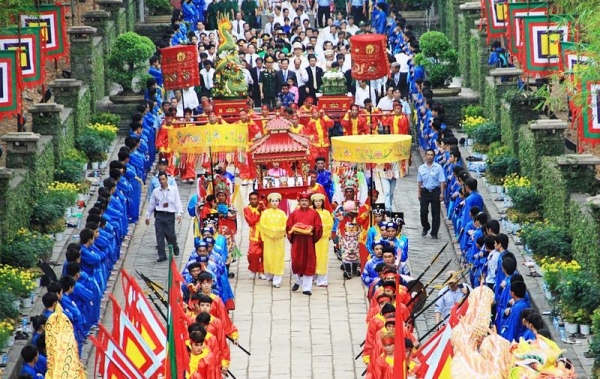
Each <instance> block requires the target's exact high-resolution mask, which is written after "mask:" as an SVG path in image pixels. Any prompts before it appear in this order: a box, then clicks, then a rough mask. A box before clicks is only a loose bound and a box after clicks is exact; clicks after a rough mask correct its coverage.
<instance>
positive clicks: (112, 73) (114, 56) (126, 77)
mask: <svg viewBox="0 0 600 379" xmlns="http://www.w3.org/2000/svg"><path fill="white" fill-rule="evenodd" d="M155 50H156V48H155V46H154V43H153V42H152V41H151V40H150V38H148V37H144V36H141V35H139V34H137V33H134V32H127V33H124V34H121V35H119V36H118V37H117V39H116V40H115V43H114V45H113V47H112V50H111V52H110V55H109V56H108V59H107V65H108V67H107V68H108V76H109V78H110V79H111V80H113V81H115V82H116V83H119V84H121V85H122V86H123V92H125V93H132V92H133V88H132V85H133V79H134V78H135V77H138V76H141V75H143V74H144V72H145V71H146V70H147V69H148V60H149V59H150V57H151V56H152V54H154V52H155Z"/></svg>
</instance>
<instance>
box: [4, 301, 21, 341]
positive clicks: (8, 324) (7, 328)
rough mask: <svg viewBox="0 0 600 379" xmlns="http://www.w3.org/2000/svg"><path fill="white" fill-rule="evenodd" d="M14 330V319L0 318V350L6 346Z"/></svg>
mask: <svg viewBox="0 0 600 379" xmlns="http://www.w3.org/2000/svg"><path fill="white" fill-rule="evenodd" d="M9 304H10V303H9ZM17 313H18V312H17ZM14 331H15V321H14V319H2V320H0V350H4V348H6V347H7V345H8V340H9V338H10V337H11V336H12V334H13V332H14Z"/></svg>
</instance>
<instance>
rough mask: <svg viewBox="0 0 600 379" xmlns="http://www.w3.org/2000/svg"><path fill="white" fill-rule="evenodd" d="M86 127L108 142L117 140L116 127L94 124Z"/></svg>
mask: <svg viewBox="0 0 600 379" xmlns="http://www.w3.org/2000/svg"><path fill="white" fill-rule="evenodd" d="M87 127H88V128H89V129H91V130H92V131H94V132H95V133H96V134H97V135H98V136H99V137H100V138H102V139H104V140H106V141H108V142H111V141H112V140H114V139H115V138H117V127H116V126H114V125H110V124H100V123H96V124H90V125H88V126H87Z"/></svg>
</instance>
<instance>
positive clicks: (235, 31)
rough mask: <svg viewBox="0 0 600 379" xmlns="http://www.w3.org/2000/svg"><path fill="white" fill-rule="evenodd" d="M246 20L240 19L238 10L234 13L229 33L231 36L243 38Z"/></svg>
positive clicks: (240, 15)
mask: <svg viewBox="0 0 600 379" xmlns="http://www.w3.org/2000/svg"><path fill="white" fill-rule="evenodd" d="M245 24H246V21H244V20H242V14H241V13H240V12H238V13H236V14H235V20H233V21H232V23H231V27H232V29H231V34H232V35H233V37H234V38H235V39H236V40H238V39H244V25H245Z"/></svg>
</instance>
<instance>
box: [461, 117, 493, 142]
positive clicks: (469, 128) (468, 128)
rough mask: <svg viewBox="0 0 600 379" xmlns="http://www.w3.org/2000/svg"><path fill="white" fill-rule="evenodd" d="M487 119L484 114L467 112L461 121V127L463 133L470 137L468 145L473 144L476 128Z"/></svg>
mask: <svg viewBox="0 0 600 379" xmlns="http://www.w3.org/2000/svg"><path fill="white" fill-rule="evenodd" d="M486 121H487V120H486V119H485V118H484V117H483V116H477V115H466V114H465V117H464V118H463V119H462V121H461V123H460V127H461V130H462V131H463V133H465V134H466V135H467V136H468V137H469V138H468V139H467V145H473V142H474V141H473V133H474V132H475V129H477V127H478V126H479V125H481V124H483V123H485V122H486Z"/></svg>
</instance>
